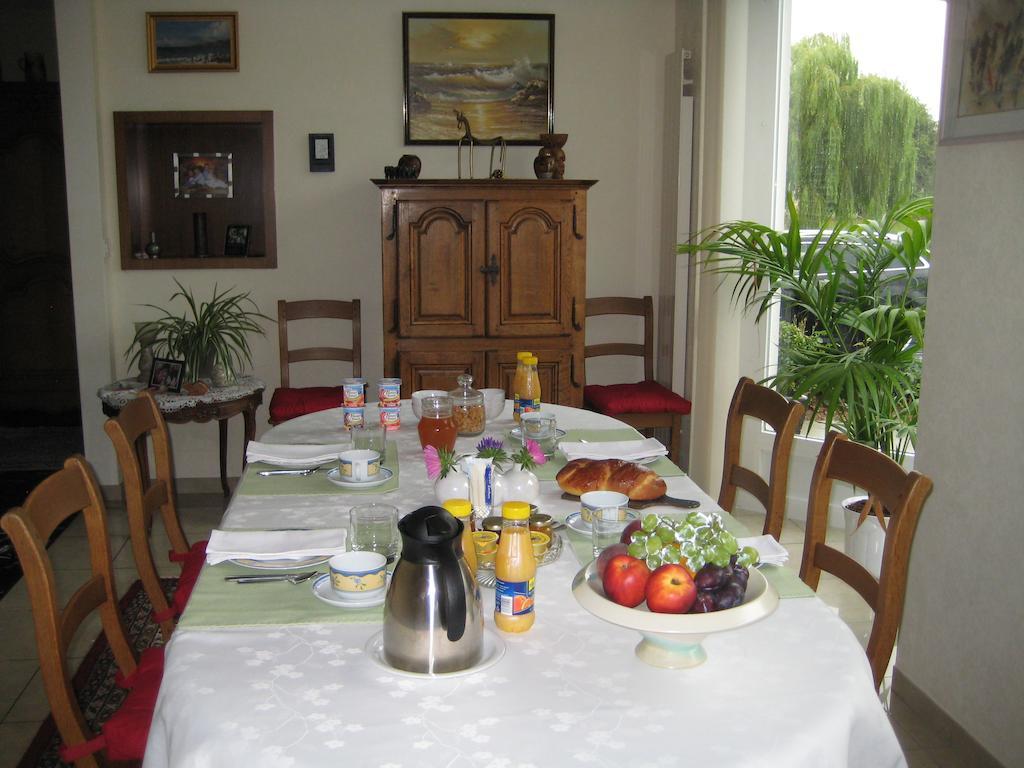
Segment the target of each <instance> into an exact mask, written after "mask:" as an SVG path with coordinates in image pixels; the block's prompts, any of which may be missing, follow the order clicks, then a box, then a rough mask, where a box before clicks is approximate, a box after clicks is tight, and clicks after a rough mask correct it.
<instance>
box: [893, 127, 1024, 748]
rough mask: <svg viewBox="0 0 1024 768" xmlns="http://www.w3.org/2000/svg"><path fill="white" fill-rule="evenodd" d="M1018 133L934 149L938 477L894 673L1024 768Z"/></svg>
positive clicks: (930, 462) (921, 455) (924, 399)
mask: <svg viewBox="0 0 1024 768" xmlns="http://www.w3.org/2000/svg"><path fill="white" fill-rule="evenodd" d="M1022 221H1024V139H1018V140H1016V141H996V142H987V143H979V144H967V145H960V146H949V147H940V148H939V150H938V153H937V155H936V174H935V230H934V237H933V253H934V259H933V262H932V270H931V274H930V277H929V282H928V348H927V353H926V354H925V362H924V379H923V383H922V392H921V423H920V427H919V441H918V446H917V448H918V451H917V461H916V466H917V469H918V470H920V471H921V472H924V473H925V474H927V475H928V476H930V477H931V478H932V479H933V480H934V481H935V489H934V490H933V492H932V494H931V497H930V498H929V499H928V501H927V502H926V504H925V507H924V511H923V512H922V515H921V522H920V525H919V528H918V531H917V537H916V539H915V542H914V549H913V554H912V557H911V561H910V583H909V586H908V590H907V602H906V609H905V614H904V618H903V630H902V633H901V634H900V638H899V652H898V656H897V658H896V666H897V669H898V670H899V671H900V672H901V673H902V674H904V675H906V677H907V678H909V679H910V681H911V682H912V683H914V684H915V685H916V686H917V687H918V688H920V689H922V690H923V691H924V692H925V693H926V694H927V695H928V696H929V697H930V698H931V699H932V700H933V701H934V702H935V703H936V704H938V705H939V706H940V707H942V708H943V709H944V710H945V711H946V712H947V713H948V714H950V715H951V716H952V717H954V718H955V719H956V720H957V721H958V722H959V723H960V724H961V725H963V727H964V728H965V729H966V730H967V731H968V732H969V733H970V734H971V735H972V736H974V737H975V738H976V739H978V740H979V741H980V742H981V743H982V744H983V745H984V746H985V747H986V748H987V749H988V750H989V751H990V752H991V753H992V754H993V755H994V756H995V757H996V758H997V759H999V760H1000V761H1001V762H1002V763H1003V764H1004V765H1007V766H1010V765H1024V730H1022V729H1021V727H1020V725H1021V697H1022V694H1024V663H1022V662H1024V653H1022V652H1021V645H1020V640H1019V637H1020V631H1021V627H1022V626H1024V598H1022V597H1021V590H1020V584H1019V581H1020V580H1019V573H1020V568H1021V546H1022V542H1024V514H1022V508H1021V500H1022V499H1024V417H1022V414H1024V387H1022V386H1021V381H1022V380H1024V344H1022V342H1021V338H1020V334H1021V328H1022V327H1024V301H1022V298H1021V297H1022V296H1024V258H1022V257H1024V252H1022V248H1021V234H1020V227H1021V222H1022Z"/></svg>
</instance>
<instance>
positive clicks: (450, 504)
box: [441, 499, 477, 579]
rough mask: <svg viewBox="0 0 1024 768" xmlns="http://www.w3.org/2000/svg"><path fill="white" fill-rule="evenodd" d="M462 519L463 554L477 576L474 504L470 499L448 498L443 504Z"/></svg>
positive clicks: (470, 568) (471, 570) (471, 571)
mask: <svg viewBox="0 0 1024 768" xmlns="http://www.w3.org/2000/svg"><path fill="white" fill-rule="evenodd" d="M441 506H442V507H444V508H445V509H447V510H448V511H449V512H451V513H452V515H454V516H455V517H457V518H458V519H459V520H461V521H462V554H463V555H464V556H465V558H466V565H468V566H469V572H470V573H471V574H473V578H474V579H475V578H476V567H477V565H476V545H475V544H473V505H472V504H470V503H469V499H448V501H446V502H445V503H444V504H442V505H441Z"/></svg>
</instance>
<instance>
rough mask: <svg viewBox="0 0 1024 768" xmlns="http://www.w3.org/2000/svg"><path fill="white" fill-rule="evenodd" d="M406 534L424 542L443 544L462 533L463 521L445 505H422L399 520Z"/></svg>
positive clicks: (400, 526) (402, 530)
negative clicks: (457, 518)
mask: <svg viewBox="0 0 1024 768" xmlns="http://www.w3.org/2000/svg"><path fill="white" fill-rule="evenodd" d="M398 528H399V530H400V531H401V532H402V533H403V534H405V535H406V536H408V537H410V538H412V539H415V540H416V541H420V542H423V543H424V544H441V543H443V542H445V541H450V540H451V539H454V538H455V537H457V536H459V535H460V534H461V533H462V523H460V522H459V521H458V520H456V519H455V517H454V516H453V515H452V514H451V513H450V512H449V511H448V510H446V509H444V508H443V507H436V506H430V507H420V508H419V509H417V510H416V511H415V512H410V513H409V514H408V515H406V516H405V517H403V518H402V519H401V520H399V522H398Z"/></svg>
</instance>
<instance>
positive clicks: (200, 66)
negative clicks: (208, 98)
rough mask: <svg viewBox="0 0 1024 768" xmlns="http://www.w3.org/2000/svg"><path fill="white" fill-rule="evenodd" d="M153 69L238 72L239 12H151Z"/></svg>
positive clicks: (148, 21) (149, 29)
mask: <svg viewBox="0 0 1024 768" xmlns="http://www.w3.org/2000/svg"><path fill="white" fill-rule="evenodd" d="M146 40H147V43H148V47H149V71H150V72H237V71H238V14H237V13H147V14H146Z"/></svg>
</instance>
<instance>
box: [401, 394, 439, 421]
mask: <svg viewBox="0 0 1024 768" xmlns="http://www.w3.org/2000/svg"><path fill="white" fill-rule="evenodd" d="M447 394H448V393H447V392H446V391H445V390H443V389H417V390H416V391H415V392H413V393H412V395H411V396H410V399H411V400H412V412H413V414H414V415H415V416H416V418H417V419H419V418H421V415H420V413H421V411H420V406H421V405H422V404H423V398H424V397H441V395H447Z"/></svg>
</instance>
